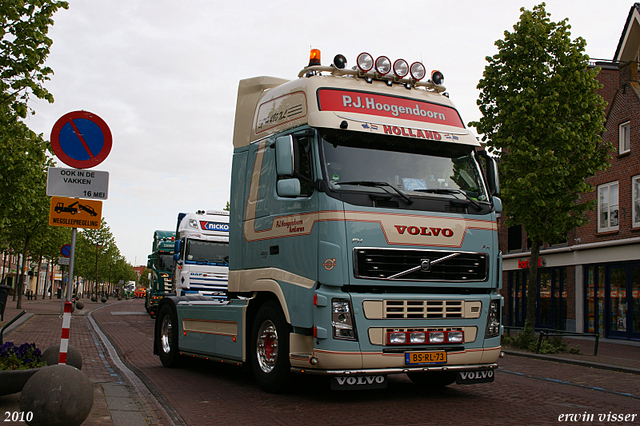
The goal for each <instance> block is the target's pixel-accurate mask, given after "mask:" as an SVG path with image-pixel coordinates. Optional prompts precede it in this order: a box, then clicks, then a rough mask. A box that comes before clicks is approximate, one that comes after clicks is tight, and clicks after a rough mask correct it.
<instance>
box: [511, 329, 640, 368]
mask: <svg viewBox="0 0 640 426" xmlns="http://www.w3.org/2000/svg"><path fill="white" fill-rule="evenodd" d="M563 340H564V341H565V342H567V347H568V348H579V349H580V353H579V354H570V353H560V354H552V355H547V354H535V353H531V352H524V351H520V350H517V349H512V348H506V347H503V352H504V353H505V354H507V355H511V356H524V357H528V358H537V359H544V360H550V361H556V362H563V363H567V364H573V365H580V366H583V367H591V368H601V369H606V370H613V371H619V372H624V373H630V374H639V375H640V342H636V341H630V340H617V339H603V338H600V342H599V343H598V355H597V356H594V355H593V350H594V346H595V338H587V337H584V338H578V337H564V338H563Z"/></svg>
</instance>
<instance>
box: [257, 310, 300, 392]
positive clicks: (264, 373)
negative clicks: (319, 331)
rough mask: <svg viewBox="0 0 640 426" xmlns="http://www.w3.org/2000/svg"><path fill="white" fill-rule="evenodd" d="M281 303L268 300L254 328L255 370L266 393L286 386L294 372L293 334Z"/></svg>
mask: <svg viewBox="0 0 640 426" xmlns="http://www.w3.org/2000/svg"><path fill="white" fill-rule="evenodd" d="M290 332H291V326H290V325H289V324H288V323H287V321H286V319H285V317H284V314H283V313H282V309H281V308H280V305H279V304H278V303H276V302H273V301H271V302H267V303H265V304H264V305H262V306H261V307H260V309H259V310H258V314H257V315H256V318H255V321H254V323H253V329H252V331H251V346H250V351H251V352H250V357H251V369H252V370H253V375H254V377H255V379H256V381H257V382H258V385H259V386H260V387H261V388H262V389H263V390H264V391H266V392H269V393H278V392H281V391H283V390H284V389H285V387H286V384H287V382H288V379H289V375H290V374H291V371H290V370H291V364H290V363H289V333H290Z"/></svg>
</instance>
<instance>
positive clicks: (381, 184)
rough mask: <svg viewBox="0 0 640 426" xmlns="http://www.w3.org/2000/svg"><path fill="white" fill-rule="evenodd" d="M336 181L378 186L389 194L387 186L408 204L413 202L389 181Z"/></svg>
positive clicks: (341, 183)
mask: <svg viewBox="0 0 640 426" xmlns="http://www.w3.org/2000/svg"><path fill="white" fill-rule="evenodd" d="M336 183H337V184H338V185H359V186H370V187H378V188H382V189H384V191H385V192H386V193H389V194H391V192H389V191H387V190H386V188H387V187H389V188H391V189H393V190H394V191H396V192H397V193H398V195H400V196H401V197H402V199H403V200H405V201H406V202H407V203H408V204H413V201H412V200H411V199H410V198H409V197H407V196H406V195H404V193H403V192H402V191H400V190H399V189H398V188H396V187H395V186H393V185H391V184H390V183H389V182H375V181H371V180H357V181H351V182H336Z"/></svg>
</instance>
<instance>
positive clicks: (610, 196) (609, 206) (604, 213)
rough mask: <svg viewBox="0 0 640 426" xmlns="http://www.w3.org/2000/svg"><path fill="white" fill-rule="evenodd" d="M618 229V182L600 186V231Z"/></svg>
mask: <svg viewBox="0 0 640 426" xmlns="http://www.w3.org/2000/svg"><path fill="white" fill-rule="evenodd" d="M617 230H618V182H611V183H607V184H604V185H600V186H598V232H606V231H617Z"/></svg>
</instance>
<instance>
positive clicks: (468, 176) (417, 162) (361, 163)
mask: <svg viewBox="0 0 640 426" xmlns="http://www.w3.org/2000/svg"><path fill="white" fill-rule="evenodd" d="M321 137H322V139H321V141H322V142H321V146H322V155H323V160H324V161H323V167H324V170H323V173H324V177H325V180H326V181H327V182H328V183H329V186H330V187H331V188H332V189H333V190H337V191H340V190H349V191H371V188H372V187H378V188H382V189H383V188H384V187H385V186H386V187H389V186H391V187H393V188H394V189H395V190H397V191H398V192H401V193H403V194H405V195H407V196H409V197H411V198H416V197H427V196H429V197H433V196H434V194H437V196H441V197H442V196H444V197H456V198H466V199H468V200H470V201H471V202H477V201H487V200H488V198H487V192H486V190H485V187H484V183H483V180H482V178H481V174H480V169H479V166H478V163H477V162H476V160H475V158H474V155H473V150H474V147H473V146H469V145H461V144H455V143H443V142H435V141H426V140H422V139H408V138H398V137H393V136H385V135H371V134H367V133H360V132H346V131H334V130H324V131H322V132H321ZM387 192H388V191H387Z"/></svg>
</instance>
